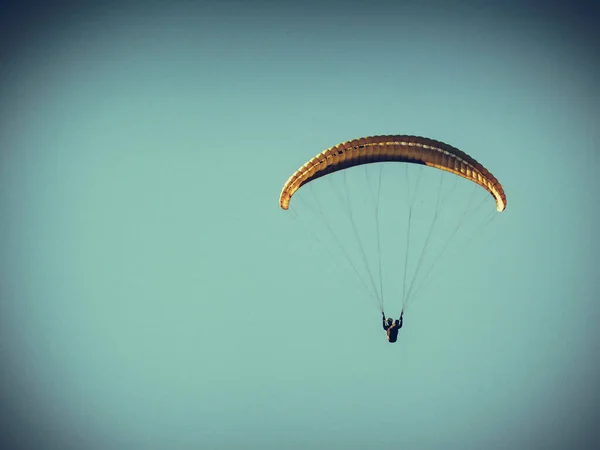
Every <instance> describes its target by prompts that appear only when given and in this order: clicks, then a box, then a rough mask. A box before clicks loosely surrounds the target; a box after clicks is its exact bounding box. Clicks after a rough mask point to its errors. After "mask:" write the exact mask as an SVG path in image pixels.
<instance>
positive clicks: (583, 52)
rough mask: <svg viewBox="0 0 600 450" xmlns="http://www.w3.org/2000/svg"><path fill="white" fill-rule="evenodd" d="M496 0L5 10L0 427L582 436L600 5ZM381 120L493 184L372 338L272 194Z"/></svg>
mask: <svg viewBox="0 0 600 450" xmlns="http://www.w3.org/2000/svg"><path fill="white" fill-rule="evenodd" d="M90 5H91V6H90ZM494 5H497V6H494ZM499 5H500V4H499V3H495V2H494V3H484V2H478V3H473V2H461V3H452V2H444V3H437V4H434V3H420V2H419V3H418V6H417V2H405V3H401V2H398V3H393V4H392V3H383V2H379V3H377V2H373V3H369V6H366V4H363V3H359V2H347V3H335V4H334V3H327V2H322V3H298V4H295V5H293V4H287V3H275V2H253V3H249V2H248V3H243V2H232V1H223V2H212V3H211V2H152V1H148V2H143V3H142V2H139V3H136V2H121V3H110V2H107V3H102V2H99V4H96V5H93V4H91V3H90V4H88V6H85V5H84V4H78V6H71V5H66V4H60V3H56V4H54V5H50V4H43V5H35V4H27V3H19V4H16V3H15V4H9V3H2V6H1V7H0V8H2V9H0V16H2V17H3V18H2V22H1V25H2V26H0V29H1V30H2V35H1V38H2V39H1V41H2V43H1V44H0V56H1V58H2V61H3V62H2V63H0V149H1V153H0V171H1V173H0V209H1V211H2V220H1V221H0V237H1V245H2V247H1V253H0V274H1V275H0V277H1V278H0V280H1V284H0V352H1V354H0V377H1V379H0V400H1V402H0V412H1V417H0V426H1V429H0V447H1V448H2V449H4V448H6V449H29V448H31V449H33V448H36V449H49V450H52V449H62V450H65V449H115V450H116V449H131V450H133V449H147V450H150V449H166V448H171V449H192V448H206V449H236V448H239V449H242V448H243V449H278V448H287V449H294V450H295V449H305V448H311V449H321V448H323V449H337V448H340V449H341V448H343V449H345V450H351V449H365V448H375V447H376V446H378V447H381V446H384V445H385V446H388V447H391V446H393V447H396V448H411V449H455V448H456V449H481V448H486V449H505V448H512V449H532V448H544V449H564V448H598V446H600V432H599V431H598V427H597V424H598V423H599V417H600V406H599V405H600V382H599V380H600V376H598V372H599V368H600V366H599V363H600V361H599V355H600V344H599V342H600V334H599V332H598V325H597V323H598V321H599V320H600V306H599V303H598V300H599V299H600V278H599V277H600V274H599V270H598V259H597V255H598V252H599V251H600V244H599V240H598V233H597V226H598V225H597V224H598V219H599V215H598V206H597V205H598V201H597V199H596V192H597V191H598V189H599V188H600V185H599V184H600V183H599V182H598V178H597V170H598V165H599V164H600V154H599V146H600V126H599V123H600V120H599V119H600V106H599V105H600V102H599V99H600V86H599V81H598V80H600V66H599V50H598V44H597V42H598V39H597V37H598V36H597V32H596V31H594V28H593V25H594V23H596V22H594V20H595V19H594V17H597V14H596V11H594V10H592V9H589V8H588V9H586V7H585V5H583V4H581V5H579V4H577V3H571V4H570V6H568V7H567V6H563V5H561V4H559V3H556V2H554V3H553V2H549V3H545V4H544V7H543V8H542V7H540V6H539V5H538V4H535V3H527V2H519V3H514V4H513V3H510V2H504V3H502V6H501V7H500V6H499ZM32 11H36V12H32ZM376 134H415V135H422V136H427V137H430V138H434V139H439V140H441V141H444V142H447V143H449V144H451V145H454V146H456V147H458V148H460V149H462V150H464V151H465V152H467V153H469V154H471V155H473V156H475V157H476V158H477V159H478V160H480V161H481V162H482V163H483V164H484V165H485V166H486V167H488V168H489V169H490V171H491V172H492V173H494V175H496V176H497V177H498V179H499V180H500V181H501V182H502V184H503V185H504V187H505V190H506V194H507V198H508V207H507V210H506V211H505V212H503V213H502V214H499V216H498V217H497V218H496V219H494V221H493V222H492V223H491V224H490V225H489V226H486V227H485V230H484V231H485V232H484V233H483V234H482V235H481V237H480V238H477V239H474V240H473V242H472V243H471V244H470V245H469V246H468V247H469V248H468V249H467V250H468V251H465V254H464V255H459V256H458V257H457V258H456V259H455V260H453V263H452V264H449V265H447V266H446V270H443V271H441V272H440V274H439V275H438V276H437V280H436V283H435V284H433V285H431V287H430V289H429V290H428V291H427V295H426V296H424V297H423V298H421V299H419V300H418V302H415V304H414V307H411V309H410V310H409V312H408V313H407V315H406V316H405V325H404V328H403V329H402V331H401V333H400V336H399V342H398V343H396V344H394V345H390V344H388V343H387V342H386V340H385V335H384V334H383V331H382V330H381V323H380V313H379V311H378V310H377V308H374V307H373V304H372V302H370V300H369V299H367V298H365V296H364V295H363V294H362V292H361V291H360V290H358V289H357V288H356V284H355V283H354V281H356V280H352V276H351V275H352V274H351V273H348V272H347V271H346V272H344V271H342V270H340V267H339V264H338V261H337V260H336V259H334V258H331V257H330V256H329V255H328V253H327V252H324V251H321V249H320V248H319V245H317V244H316V243H315V241H314V240H312V239H311V236H310V235H309V234H307V233H306V232H305V231H304V230H302V227H301V226H299V223H298V221H295V220H294V219H293V218H292V217H291V215H290V213H289V212H284V211H283V210H281V209H280V208H279V206H278V196H279V193H280V191H281V187H282V186H283V184H284V182H285V181H286V180H287V178H288V177H289V176H290V175H291V174H292V172H293V171H295V170H296V169H297V168H298V167H299V166H300V165H301V164H303V163H304V162H305V161H306V160H308V159H309V158H311V157H312V156H314V155H315V154H317V153H318V152H320V151H322V150H323V149H325V148H327V147H330V146H332V145H335V144H337V143H339V142H343V141H346V140H350V139H354V138H358V137H361V136H368V135H376ZM430 189H432V188H430V187H428V188H427V189H425V190H424V191H423V192H424V193H425V194H427V193H428V192H429V190H430ZM433 189H434V190H435V187H434V188H433ZM293 202H294V199H292V203H293ZM490 202H491V199H490ZM492 203H493V202H492ZM491 206H492V207H493V204H492V205H491ZM338 220H343V219H341V218H339V217H338ZM442 224H443V223H442ZM448 226H450V225H448ZM394 314H395V313H394Z"/></svg>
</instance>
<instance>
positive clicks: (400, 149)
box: [279, 135, 507, 342]
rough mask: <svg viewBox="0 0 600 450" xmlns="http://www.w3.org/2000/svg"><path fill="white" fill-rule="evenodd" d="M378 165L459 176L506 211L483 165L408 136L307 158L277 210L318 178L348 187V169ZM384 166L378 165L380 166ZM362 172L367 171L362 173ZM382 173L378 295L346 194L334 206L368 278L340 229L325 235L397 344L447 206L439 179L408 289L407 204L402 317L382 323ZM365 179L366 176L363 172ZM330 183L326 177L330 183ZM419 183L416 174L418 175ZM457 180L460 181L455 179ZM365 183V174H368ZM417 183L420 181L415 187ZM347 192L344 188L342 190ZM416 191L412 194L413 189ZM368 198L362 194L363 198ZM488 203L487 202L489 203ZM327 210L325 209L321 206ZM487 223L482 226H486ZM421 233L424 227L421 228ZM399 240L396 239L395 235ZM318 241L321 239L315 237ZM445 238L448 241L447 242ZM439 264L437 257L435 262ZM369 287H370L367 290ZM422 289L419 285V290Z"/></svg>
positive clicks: (369, 140)
mask: <svg viewBox="0 0 600 450" xmlns="http://www.w3.org/2000/svg"><path fill="white" fill-rule="evenodd" d="M376 163H403V165H404V166H406V167H407V170H408V166H418V167H423V166H427V167H431V168H434V169H438V170H440V171H443V172H446V173H449V174H453V175H457V177H460V178H462V179H465V180H469V181H471V182H473V183H475V185H477V186H479V187H481V188H483V189H485V191H487V192H488V193H489V194H491V196H492V197H493V199H494V201H495V206H496V211H498V212H501V211H504V210H505V209H506V205H507V200H506V194H505V192H504V188H503V187H502V185H501V184H500V182H499V181H498V180H497V179H496V177H494V176H493V175H492V174H491V173H490V172H489V171H488V170H487V169H486V168H485V167H484V166H483V165H482V164H480V163H479V162H478V161H477V160H475V159H474V158H472V157H471V156H469V155H467V154H466V153H464V152H462V151H461V150H459V149H457V148H455V147H452V146H451V145H448V144H445V143H443V142H440V141H436V140H433V139H429V138H425V137H419V136H412V135H385V136H370V137H364V138H360V139H354V140H352V141H347V142H343V143H341V144H338V145H335V146H333V147H330V148H328V149H326V150H324V151H322V152H321V153H319V154H318V155H316V156H315V157H313V158H311V159H310V160H309V161H307V162H306V163H305V164H304V165H302V166H301V167H300V168H299V169H298V170H296V171H295V172H294V173H293V174H292V175H291V176H290V177H289V178H288V180H287V181H286V182H285V184H284V186H283V189H282V190H281V194H280V196H279V205H280V207H281V208H282V209H283V210H288V209H289V208H290V202H291V199H292V197H293V196H294V195H295V194H296V193H297V192H298V190H299V189H301V188H302V187H303V186H305V185H307V184H309V183H312V182H313V181H315V180H318V179H320V178H322V177H326V176H328V175H330V176H331V175H332V174H335V173H337V172H341V173H342V174H343V180H344V184H345V185H346V183H347V180H346V171H347V169H350V168H352V167H356V166H373V165H375V164H376ZM379 165H380V166H382V164H379ZM365 170H366V169H365ZM382 171H383V168H382V167H381V168H380V172H379V187H378V190H377V195H376V196H375V195H374V196H373V202H374V203H375V208H374V213H375V219H374V222H375V223H376V242H377V245H376V250H377V254H378V258H379V269H378V271H379V277H380V280H379V284H380V287H379V289H378V288H377V286H376V284H377V282H376V280H375V279H376V277H375V276H374V275H373V271H371V269H370V268H369V267H368V266H369V264H368V258H367V252H366V251H365V249H364V248H363V246H362V242H361V235H360V233H359V232H358V230H357V227H356V226H355V220H354V218H355V217H356V216H358V217H360V218H361V220H362V218H363V215H358V214H357V215H353V213H352V211H351V208H350V207H349V202H348V197H349V195H348V194H347V193H346V197H344V196H341V195H337V198H338V200H340V202H341V203H342V204H343V206H344V207H346V210H347V212H348V217H347V219H348V220H345V222H346V223H351V225H352V227H353V228H352V230H353V233H354V235H355V239H354V241H356V242H357V243H358V246H359V249H360V253H359V255H360V257H361V259H362V261H363V263H364V265H365V266H366V270H367V273H366V274H364V273H363V274H361V273H360V270H359V268H358V264H355V263H354V262H352V261H351V260H350V257H349V254H348V253H349V252H348V251H347V250H346V248H345V247H344V245H343V244H341V243H340V242H339V239H338V234H340V233H339V231H338V230H339V228H340V227H339V226H337V225H336V226H330V224H328V223H326V225H327V229H328V231H329V234H330V235H331V236H332V238H333V241H335V243H336V244H338V247H339V248H340V249H341V251H342V253H343V255H344V256H345V257H346V259H347V260H348V261H349V265H350V267H351V268H352V269H353V270H354V272H355V273H356V275H357V276H358V278H359V279H360V281H361V282H362V283H363V286H365V287H366V288H368V289H366V290H370V291H371V293H372V294H373V293H374V294H373V295H372V296H373V297H374V298H376V299H377V300H378V302H379V309H380V311H381V313H382V316H383V328H384V330H385V331H386V335H387V338H388V342H396V340H397V336H398V331H399V330H400V328H401V327H402V319H403V314H404V311H405V310H406V307H407V304H408V301H409V300H412V298H414V297H415V296H416V294H415V293H416V292H418V291H419V289H420V287H417V288H416V289H413V288H414V285H413V283H414V281H415V279H416V278H417V274H418V273H419V270H420V269H421V268H422V266H423V264H422V263H423V261H422V260H423V259H424V256H426V255H427V252H428V250H429V249H428V245H429V243H430V237H431V234H432V231H433V228H434V225H435V221H436V220H437V217H438V212H439V210H440V209H441V208H442V207H441V206H440V205H444V204H448V202H445V203H444V201H443V199H442V193H443V189H442V179H440V186H439V192H438V200H437V202H436V203H437V205H436V208H437V209H436V210H435V215H434V216H433V222H432V223H431V226H430V228H429V233H428V234H427V233H426V234H427V238H426V241H425V245H424V248H423V251H422V253H421V256H420V258H419V259H418V263H417V264H416V266H417V268H416V269H415V273H414V276H413V282H411V283H410V285H409V287H408V288H407V285H408V283H407V282H406V281H407V280H406V277H407V269H406V267H407V266H408V254H409V244H410V242H411V235H410V233H411V221H412V220H413V219H412V212H413V204H414V198H413V199H412V200H411V202H410V205H409V206H410V209H409V214H408V227H407V228H408V231H407V235H406V249H405V254H404V255H403V258H402V259H405V265H404V280H403V289H402V290H403V293H402V313H401V315H400V318H399V319H398V320H396V321H393V320H391V319H390V320H388V321H386V319H385V314H384V312H383V311H384V305H383V277H382V275H381V273H382V261H381V242H380V232H379V227H380V220H379V214H380V212H379V189H381V184H382V183H381V180H382V173H383V172H382ZM365 173H366V172H365ZM328 178H329V177H328ZM419 179H420V172H419ZM456 179H458V178H456ZM367 181H368V174H367ZM417 183H418V181H417ZM345 187H346V186H345ZM370 189H371V186H369V189H363V190H362V191H361V192H367V191H369V190H370ZM415 190H416V189H415ZM408 191H409V192H408V197H409V198H410V197H411V193H410V188H409V189H408ZM364 195H366V194H364ZM315 197H316V208H314V209H317V210H318V213H319V214H317V216H319V217H321V218H323V217H324V214H323V209H327V207H325V208H323V204H322V203H323V200H321V199H319V195H316V196H315ZM487 198H489V197H487ZM400 203H402V198H401V197H399V196H398V197H397V198H395V199H393V205H395V206H394V207H397V205H399V204H400ZM450 204H451V207H454V203H450ZM325 206H327V205H325ZM465 216H466V213H465V214H462V215H461V216H460V221H459V225H458V226H457V230H458V228H459V227H460V226H461V225H462V224H463V222H464V217H465ZM487 223H489V221H488V222H486V224H487ZM420 229H421V230H422V229H423V227H421V228H420ZM455 233H456V230H454V232H453V233H451V235H450V238H452V237H454V235H455ZM396 234H397V233H396ZM317 238H319V236H317ZM450 238H448V240H450ZM446 247H447V245H443V248H442V251H441V252H440V254H442V253H444V251H445V250H446ZM438 259H439V256H438ZM438 259H435V261H434V263H433V264H432V265H431V267H430V270H429V272H427V274H426V276H425V277H424V280H427V279H428V277H429V275H430V272H431V269H432V268H433V267H434V266H435V265H436V264H437V261H438ZM369 281H370V284H369ZM419 286H420V285H419Z"/></svg>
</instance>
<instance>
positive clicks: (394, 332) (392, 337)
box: [381, 311, 404, 343]
mask: <svg viewBox="0 0 600 450" xmlns="http://www.w3.org/2000/svg"><path fill="white" fill-rule="evenodd" d="M381 316H382V317H383V331H385V332H386V335H387V340H388V342H389V343H394V342H396V341H397V340H398V331H400V328H402V318H403V316H404V311H402V312H401V313H400V319H397V320H396V321H394V319H392V318H391V317H388V318H387V320H386V319H385V313H384V312H383V311H381Z"/></svg>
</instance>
